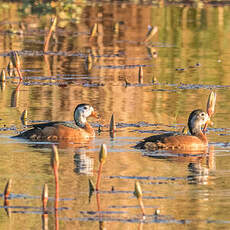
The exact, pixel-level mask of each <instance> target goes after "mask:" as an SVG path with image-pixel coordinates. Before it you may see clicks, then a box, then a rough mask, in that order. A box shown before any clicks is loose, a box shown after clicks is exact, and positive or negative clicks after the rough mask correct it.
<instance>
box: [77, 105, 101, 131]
mask: <svg viewBox="0 0 230 230" xmlns="http://www.w3.org/2000/svg"><path fill="white" fill-rule="evenodd" d="M90 116H93V117H96V118H97V114H96V112H95V111H94V109H93V107H92V106H91V105H89V104H79V105H78V106H77V107H76V108H75V111H74V120H75V122H76V124H77V125H78V126H79V127H81V128H84V127H85V123H86V121H87V120H86V119H87V117H90Z"/></svg>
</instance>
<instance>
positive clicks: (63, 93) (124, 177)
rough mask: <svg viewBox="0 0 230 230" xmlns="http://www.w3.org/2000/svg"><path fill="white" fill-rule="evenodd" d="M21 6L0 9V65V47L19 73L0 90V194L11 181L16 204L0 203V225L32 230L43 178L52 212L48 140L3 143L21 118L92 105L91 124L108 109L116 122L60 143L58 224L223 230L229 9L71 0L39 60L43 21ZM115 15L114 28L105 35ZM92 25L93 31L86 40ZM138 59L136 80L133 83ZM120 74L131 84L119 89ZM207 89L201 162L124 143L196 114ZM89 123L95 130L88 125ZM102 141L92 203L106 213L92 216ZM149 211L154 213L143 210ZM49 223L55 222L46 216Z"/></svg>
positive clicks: (63, 114)
mask: <svg viewBox="0 0 230 230" xmlns="http://www.w3.org/2000/svg"><path fill="white" fill-rule="evenodd" d="M20 7H21V5H20V4H17V3H4V5H3V7H2V9H1V10H0V18H1V24H0V32H1V33H0V54H1V56H0V66H1V68H5V67H6V66H7V64H8V62H9V57H8V56H7V54H8V52H10V51H11V50H18V51H19V52H20V55H21V56H20V57H21V59H22V61H23V66H22V72H23V76H24V81H23V83H22V84H21V85H20V89H19V90H18V91H17V92H16V93H15V89H16V87H17V79H16V78H8V79H7V82H6V84H5V85H2V89H1V91H0V98H1V100H0V119H1V120H0V128H1V131H0V145H1V150H0V154H1V164H0V193H1V194H2V193H3V191H4V186H5V184H6V182H7V180H8V179H9V178H12V180H13V184H12V193H13V194H14V195H15V196H16V197H13V198H12V199H11V200H10V206H19V207H21V208H10V210H11V215H10V217H9V216H7V214H6V212H5V210H4V208H3V207H2V208H1V209H0V220H1V221H0V229H30V228H31V229H34V228H35V227H34V226H36V229H41V228H42V215H41V212H39V211H40V210H39V209H37V208H39V207H41V206H42V204H41V201H40V195H41V192H42V188H43V185H44V183H47V184H48V186H49V196H50V197H51V199H50V200H49V202H48V206H49V208H50V210H51V211H52V207H53V199H52V198H53V197H54V196H55V186H54V179H53V172H52V168H51V166H50V157H51V149H50V146H49V145H44V144H43V145H42V144H41V145H39V146H38V145H36V146H35V144H34V143H30V142H27V141H22V140H16V139H11V138H10V137H11V136H13V135H15V134H16V133H17V132H18V131H20V130H22V128H23V127H22V124H21V121H20V116H21V113H22V112H23V111H24V110H25V109H27V110H28V119H29V122H33V121H56V120H64V121H70V120H72V119H73V111H74V109H75V107H76V105H77V104H79V103H90V104H91V105H93V107H94V108H95V110H96V111H97V112H98V113H99V114H100V115H101V118H102V122H101V124H102V125H108V124H109V120H110V117H111V114H112V113H114V115H115V119H116V123H119V124H118V128H117V132H116V136H115V138H113V139H111V138H110V136H109V132H108V130H107V128H106V127H103V128H102V129H103V132H102V133H101V134H100V135H99V134H97V136H96V138H95V140H94V141H93V143H92V144H91V145H90V146H88V147H87V148H81V149H79V148H77V147H76V146H74V145H71V144H70V145H62V146H59V147H60V150H59V151H60V172H59V174H60V175H59V177H60V198H62V199H64V200H61V201H60V202H59V207H66V209H63V210H60V211H59V212H58V217H59V219H58V221H59V228H60V229H72V228H75V229H97V228H100V229H103V227H104V228H107V229H152V228H154V227H155V228H158V229H169V228H170V229H176V228H185V229H218V228H220V229H229V224H230V219H229V215H228V213H229V209H230V208H229V203H230V187H229V175H230V170H229V165H230V157H229V128H230V121H229V120H228V118H229V112H230V102H229V96H230V91H229V86H230V79H229V72H230V68H229V66H230V57H229V55H230V43H229V29H228V28H229V26H230V17H229V15H230V14H229V12H230V7H229V6H224V7H223V6H218V7H213V6H211V5H193V6H192V5H191V6H189V5H162V4H159V5H151V4H136V3H128V2H126V3H125V2H124V3H122V4H119V3H98V4H96V3H94V4H90V3H88V4H85V3H81V4H80V3H79V4H78V5H77V9H75V10H73V11H72V18H71V15H70V14H69V13H67V12H64V11H63V10H61V9H62V8H59V11H60V12H59V14H58V15H59V18H58V27H57V30H56V32H55V36H56V39H54V38H52V39H51V41H50V46H49V53H48V54H47V55H46V58H44V55H43V53H42V50H43V42H44V37H45V33H47V31H48V28H49V20H50V17H51V16H50V15H45V16H40V17H39V16H37V15H36V14H33V15H32V14H28V15H23V14H21V13H19V11H18V9H19V8H20ZM119 21H122V22H123V24H120V26H119V31H118V32H116V31H114V26H115V24H116V23H117V22H119ZM95 22H97V23H98V34H97V36H96V38H94V39H92V40H90V39H89V32H90V29H91V28H92V26H93V25H94V23H95ZM19 23H22V24H23V25H24V27H23V29H21V27H20V26H19ZM10 25H12V26H10ZM148 25H153V26H158V32H157V34H156V35H155V36H154V37H153V38H152V39H151V41H150V42H149V44H148V46H149V47H153V48H154V50H155V51H156V52H157V57H156V56H150V55H149V53H148V49H147V48H148V46H147V45H146V44H145V43H143V41H144V40H145V38H146V33H147V31H148ZM21 30H22V31H23V33H21V34H19V33H17V32H21ZM12 32H13V33H12ZM88 53H91V54H93V56H94V57H95V61H94V65H93V68H92V69H91V70H90V71H86V69H85V67H84V66H85V58H86V57H87V55H88ZM196 64H199V65H197V66H196ZM140 65H143V70H144V83H143V84H138V66H140ZM192 67H194V68H192ZM178 69H183V70H178ZM125 79H126V80H127V81H128V82H129V83H130V84H131V85H129V86H127V87H126V86H125ZM153 79H155V80H156V83H154V84H153V83H152V81H153ZM211 88H214V89H215V90H216V92H217V104H216V113H215V115H214V117H213V121H214V127H211V128H210V129H209V131H208V134H207V135H208V139H209V141H210V143H211V146H214V150H212V151H211V152H210V155H209V156H208V157H203V158H201V159H200V158H198V157H191V158H187V157H170V154H169V153H164V154H165V156H167V157H166V158H159V157H157V156H159V154H158V155H157V153H155V155H154V156H155V157H149V156H148V154H146V153H144V152H141V151H139V150H136V149H134V148H133V147H132V146H134V145H135V143H137V142H138V141H139V140H141V139H142V138H143V137H146V136H149V135H151V132H152V131H153V130H155V131H158V132H157V133H161V132H162V131H180V130H181V129H182V128H183V126H184V125H186V123H187V117H188V115H189V113H190V112H191V111H192V110H193V109H196V108H203V109H206V101H207V97H208V94H209V93H210V89H211ZM90 122H92V123H93V124H94V125H95V129H96V130H97V127H96V126H97V125H98V124H99V123H98V122H97V121H95V120H90ZM141 122H142V123H141ZM143 122H146V123H143ZM150 124H156V126H152V125H150ZM4 125H5V126H6V130H3V127H4ZM10 128H12V129H10ZM15 129H16V130H15ZM102 143H106V145H107V147H108V152H109V153H108V158H107V161H106V163H105V165H104V166H103V173H102V182H101V188H100V190H101V191H104V192H102V193H100V206H101V211H107V212H112V213H104V214H102V215H101V216H99V213H97V211H98V204H97V200H96V195H95V194H93V196H92V198H91V201H90V202H89V198H88V179H89V178H90V179H92V181H94V182H96V177H97V169H98V166H99V163H98V151H99V148H100V145H101V144H102ZM82 165H83V168H82V167H80V166H82ZM137 180H139V181H140V182H141V186H142V189H143V191H144V205H145V206H146V214H147V215H148V216H147V218H146V221H143V220H142V219H141V212H140V209H139V207H138V202H137V200H136V199H135V197H134V196H133V194H132V192H133V190H134V183H135V181H137ZM112 187H113V188H114V192H111V189H112ZM20 195H21V196H20ZM30 196H31V197H30ZM2 203H3V199H2ZM2 205H3V204H2ZM25 206H30V207H31V208H30V209H26V208H25ZM156 209H159V210H160V216H159V217H157V218H158V219H156V218H155V216H154V215H153V214H154V212H155V210H156ZM87 212H96V213H87ZM116 212H117V213H116ZM99 217H100V218H101V219H100V218H99ZM89 218H91V219H90V220H89ZM98 219H100V220H101V221H102V222H103V224H100V223H99V221H98ZM48 225H49V228H50V229H55V218H54V214H53V213H50V214H49V215H48ZM102 225H103V226H102Z"/></svg>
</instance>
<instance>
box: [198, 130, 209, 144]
mask: <svg viewBox="0 0 230 230" xmlns="http://www.w3.org/2000/svg"><path fill="white" fill-rule="evenodd" d="M196 136H197V137H198V138H199V139H200V140H201V141H202V142H203V143H204V144H208V139H207V137H206V135H205V134H204V133H203V132H200V133H199V134H198V135H196Z"/></svg>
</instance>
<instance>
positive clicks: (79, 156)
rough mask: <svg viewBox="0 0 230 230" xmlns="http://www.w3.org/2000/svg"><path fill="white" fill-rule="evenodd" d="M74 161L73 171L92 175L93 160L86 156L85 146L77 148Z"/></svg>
mask: <svg viewBox="0 0 230 230" xmlns="http://www.w3.org/2000/svg"><path fill="white" fill-rule="evenodd" d="M74 163H75V166H76V168H75V169H74V171H75V172H76V173H78V174H86V175H90V176H92V175H93V164H94V160H93V159H92V158H90V157H89V156H87V154H86V150H85V148H79V149H77V150H76V152H75V155H74Z"/></svg>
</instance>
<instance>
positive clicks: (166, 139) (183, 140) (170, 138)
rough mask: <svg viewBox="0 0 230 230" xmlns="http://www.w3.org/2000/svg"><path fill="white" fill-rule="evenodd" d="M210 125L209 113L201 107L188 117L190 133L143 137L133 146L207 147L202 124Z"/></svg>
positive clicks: (178, 148) (156, 147)
mask: <svg viewBox="0 0 230 230" xmlns="http://www.w3.org/2000/svg"><path fill="white" fill-rule="evenodd" d="M205 124H206V125H208V124H210V125H212V122H211V120H210V117H209V115H208V114H207V113H206V112H204V111H203V110H201V109H196V110H193V111H192V112H191V113H190V115H189V118H188V129H189V131H190V134H191V135H187V134H186V135H184V134H176V133H165V134H160V135H153V136H150V137H147V138H144V139H143V140H142V141H140V142H139V143H138V144H137V145H136V146H135V148H138V149H146V150H150V151H151V150H152V151H154V150H159V149H169V150H201V149H204V148H207V146H208V139H207V136H206V135H205V133H204V132H203V131H202V129H201V128H202V126H204V125H205Z"/></svg>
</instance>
